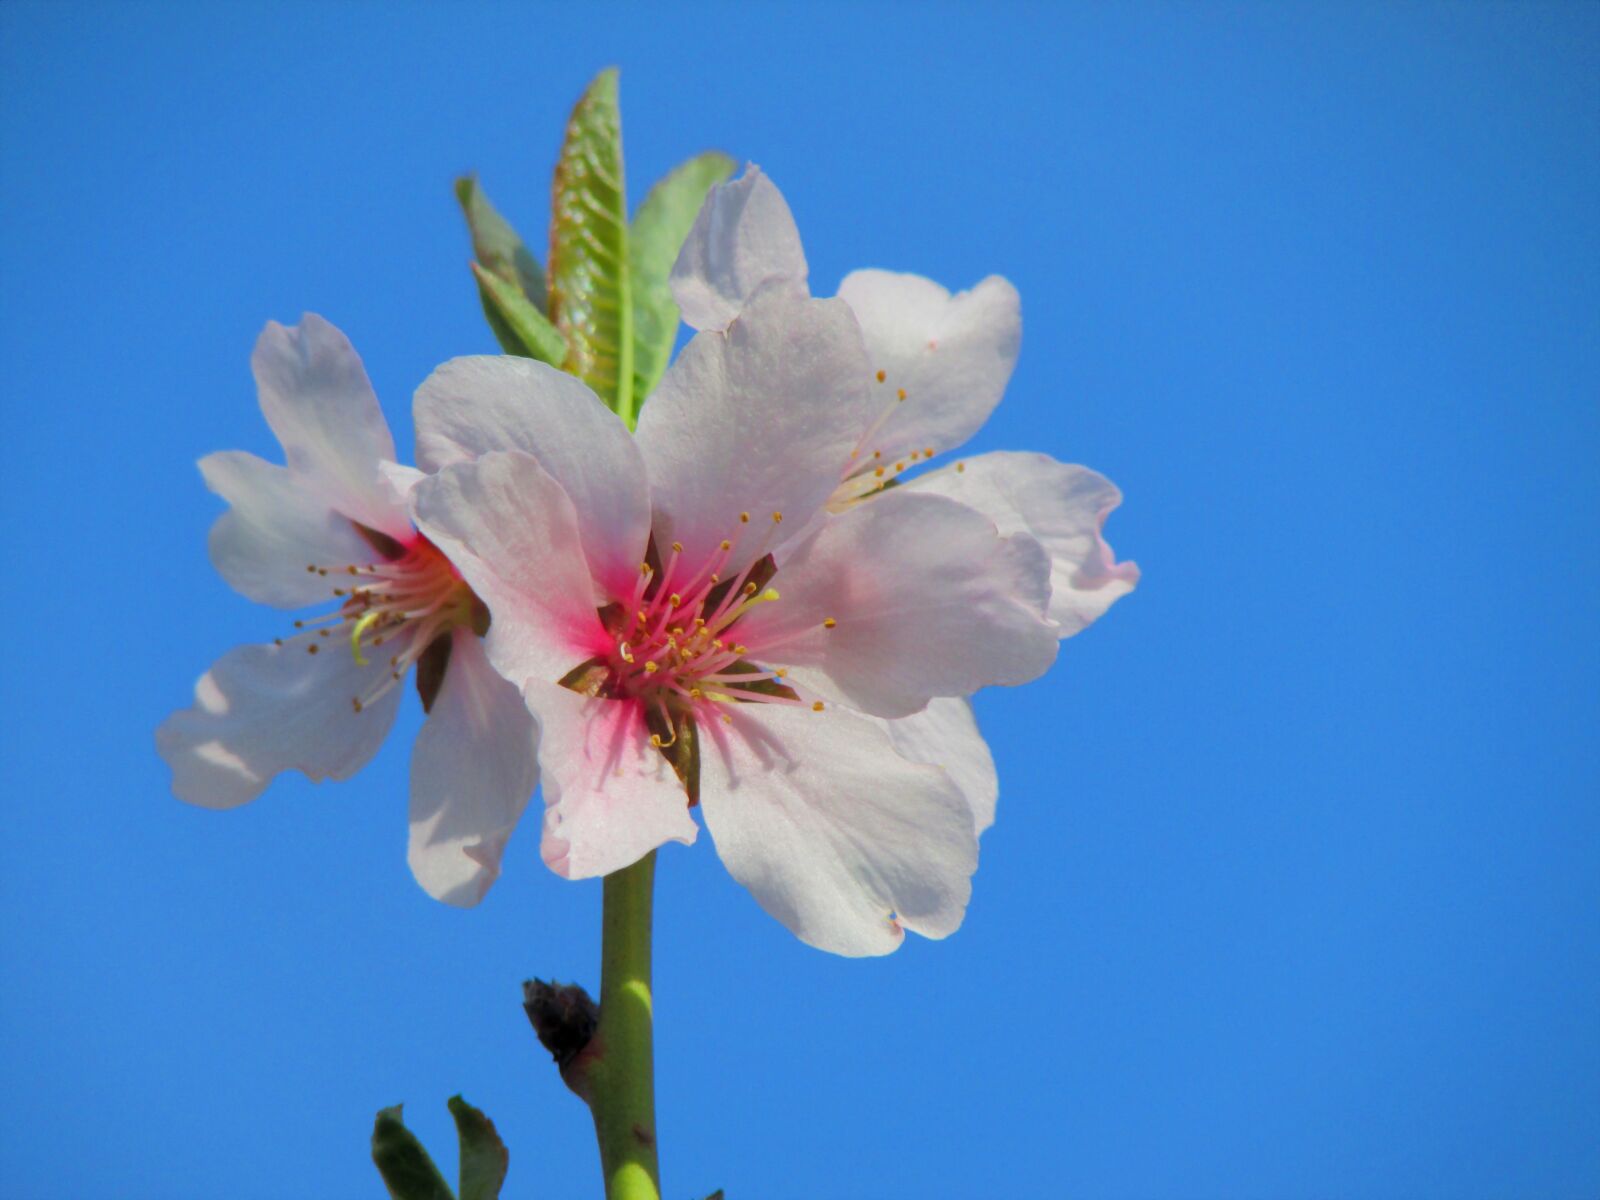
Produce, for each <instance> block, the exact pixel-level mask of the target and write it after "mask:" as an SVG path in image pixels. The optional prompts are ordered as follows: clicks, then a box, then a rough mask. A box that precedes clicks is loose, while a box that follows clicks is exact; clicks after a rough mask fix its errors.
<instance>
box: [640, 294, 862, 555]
mask: <svg viewBox="0 0 1600 1200" xmlns="http://www.w3.org/2000/svg"><path fill="white" fill-rule="evenodd" d="M868 383H869V378H868V376H867V372H866V357H865V352H864V351H863V350H862V346H861V333H860V330H859V329H857V327H856V323H855V318H854V317H852V316H851V315H850V309H849V307H848V306H847V305H845V304H844V303H842V302H841V301H838V300H808V299H805V298H804V297H803V296H801V295H799V294H798V293H796V292H795V291H794V290H793V289H792V288H791V287H790V286H789V285H787V284H784V283H781V282H779V283H769V284H768V285H767V286H766V287H764V288H762V289H761V290H760V291H758V292H757V293H756V295H755V296H754V297H753V298H752V299H751V301H750V304H749V306H748V307H747V308H746V309H745V311H744V313H743V314H742V315H741V316H740V317H739V319H738V320H737V321H735V322H734V323H733V324H732V325H730V326H729V327H728V331H727V333H725V334H723V333H701V334H697V335H696V336H695V338H694V340H693V341H691V342H690V343H689V345H688V346H687V347H685V348H684V351H683V353H682V354H680V355H679V356H678V359H677V361H676V362H674V363H673V364H672V366H671V367H669V368H668V370H667V373H666V375H665V376H664V377H663V378H662V380H661V384H660V386H659V387H657V389H656V392H655V395H654V396H652V397H651V399H650V403H649V404H647V405H645V407H644V412H643V414H642V416H641V417H640V419H639V434H638V437H639V446H640V449H641V450H642V451H643V453H644V459H645V463H646V464H647V466H648V467H649V471H650V488H651V497H652V501H653V503H654V505H655V513H656V527H655V528H656V539H657V542H658V544H663V543H665V542H668V541H672V540H676V541H679V542H682V543H683V544H684V547H685V550H686V553H687V557H688V561H690V562H698V561H703V560H704V558H705V557H706V556H708V555H709V554H710V553H712V552H713V551H714V550H715V549H716V547H717V544H718V543H719V542H721V541H722V540H723V539H729V540H731V541H733V542H734V543H735V546H734V551H733V559H732V561H731V563H730V568H729V569H730V572H731V571H732V570H737V569H738V568H740V567H742V566H744V565H747V564H749V563H751V562H753V561H755V560H756V559H757V558H759V557H761V555H763V554H765V553H766V552H767V551H768V550H769V549H771V548H772V547H773V546H775V545H777V544H778V541H779V538H778V533H779V531H778V530H777V529H776V528H775V527H774V523H773V514H774V513H778V514H781V515H782V521H783V530H782V532H783V533H784V534H785V535H787V536H793V535H795V534H798V533H799V532H800V530H802V529H803V528H804V527H805V525H806V523H807V522H808V521H809V520H810V519H811V518H812V517H813V516H814V515H815V514H817V513H818V512H820V511H821V509H822V506H823V505H824V504H825V503H826V501H827V499H828V497H829V496H830V495H831V494H832V492H833V489H834V487H835V486H836V485H837V483H838V480H839V470H840V464H841V463H843V462H845V461H846V460H847V459H848V457H849V453H850V448H851V446H852V445H854V443H855V441H856V439H857V436H858V434H859V430H860V428H861V425H860V423H861V422H862V421H863V420H865V419H866V413H867V406H868V403H869V400H868V393H867V385H868ZM741 513H747V514H748V515H749V518H750V520H749V524H748V525H745V524H742V523H741V521H740V514H741Z"/></svg>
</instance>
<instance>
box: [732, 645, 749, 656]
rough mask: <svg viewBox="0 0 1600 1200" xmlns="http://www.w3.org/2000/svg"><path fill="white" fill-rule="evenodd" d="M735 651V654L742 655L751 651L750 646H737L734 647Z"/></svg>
mask: <svg viewBox="0 0 1600 1200" xmlns="http://www.w3.org/2000/svg"><path fill="white" fill-rule="evenodd" d="M733 652H734V653H735V654H740V655H743V654H749V653H750V647H749V646H735V647H734V648H733Z"/></svg>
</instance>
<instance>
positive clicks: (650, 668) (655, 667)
mask: <svg viewBox="0 0 1600 1200" xmlns="http://www.w3.org/2000/svg"><path fill="white" fill-rule="evenodd" d="M659 670H661V664H660V663H658V662H656V661H655V660H654V659H652V660H651V661H650V662H647V663H645V665H644V673H645V674H646V675H654V674H655V673H656V672H657V671H659Z"/></svg>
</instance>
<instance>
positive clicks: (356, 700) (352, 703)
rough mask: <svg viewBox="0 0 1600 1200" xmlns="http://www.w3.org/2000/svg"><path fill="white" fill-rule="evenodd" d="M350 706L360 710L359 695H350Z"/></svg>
mask: <svg viewBox="0 0 1600 1200" xmlns="http://www.w3.org/2000/svg"><path fill="white" fill-rule="evenodd" d="M350 707H351V708H353V709H355V710H356V711H357V712H360V711H361V697H360V696H351V697H350Z"/></svg>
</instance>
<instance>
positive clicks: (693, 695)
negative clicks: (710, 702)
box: [689, 688, 705, 700]
mask: <svg viewBox="0 0 1600 1200" xmlns="http://www.w3.org/2000/svg"><path fill="white" fill-rule="evenodd" d="M704 695H705V693H704V692H702V691H701V690H700V689H699V688H690V689H689V699H691V700H698V699H700V698H701V697H702V696H704Z"/></svg>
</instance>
